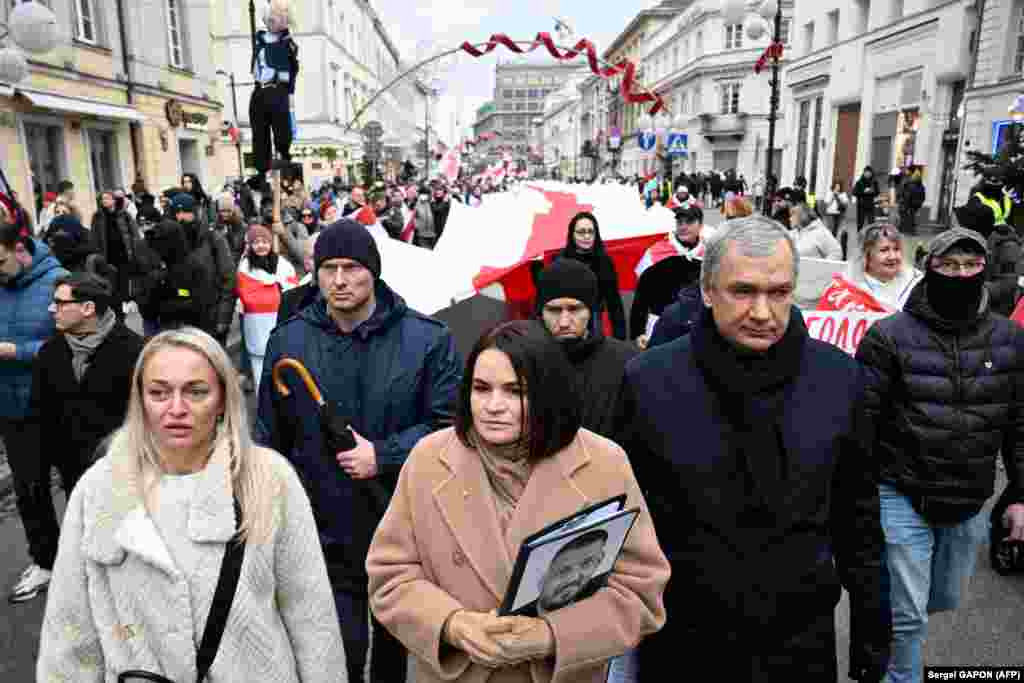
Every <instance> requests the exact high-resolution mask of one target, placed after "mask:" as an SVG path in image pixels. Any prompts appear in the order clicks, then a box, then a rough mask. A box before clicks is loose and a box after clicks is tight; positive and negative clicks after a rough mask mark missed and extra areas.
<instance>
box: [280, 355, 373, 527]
mask: <svg viewBox="0 0 1024 683" xmlns="http://www.w3.org/2000/svg"><path fill="white" fill-rule="evenodd" d="M284 368H291V369H293V370H294V371H295V372H296V373H298V375H299V378H300V379H301V380H302V383H303V384H304V385H305V386H306V391H308V392H309V395H310V396H311V397H312V398H313V400H314V401H316V404H317V406H319V408H318V409H317V415H318V417H319V419H320V436H321V438H322V450H323V453H324V457H326V458H328V459H329V460H330V461H331V462H332V463H335V464H337V460H336V456H337V454H338V453H341V452H344V451H350V450H352V449H353V448H355V447H356V437H355V436H354V435H353V434H352V430H351V429H350V428H349V421H348V420H347V419H345V418H344V417H343V416H342V415H339V414H338V413H337V412H336V411H335V410H334V408H333V407H332V406H331V405H330V404H329V403H327V402H326V401H325V400H324V397H323V395H322V394H321V393H320V387H318V386H317V384H316V381H315V380H314V379H313V376H312V375H311V374H309V370H307V369H306V366H305V365H303V364H302V363H300V362H299V361H297V360H295V359H294V358H282V359H281V360H279V361H277V362H276V363H275V364H274V369H273V371H272V372H271V377H272V379H273V381H274V388H275V389H277V393H279V394H280V395H281V396H284V397H285V398H287V397H288V396H290V395H291V390H290V389H289V388H288V385H287V384H285V383H284V381H283V380H282V379H281V371H282V370H283V369H284ZM353 481H355V482H356V483H358V484H361V485H360V486H357V487H356V488H358V489H359V490H361V491H363V492H364V493H365V494H366V495H367V497H368V498H369V501H370V505H371V509H372V510H373V511H374V512H376V513H377V516H378V517H381V516H383V515H384V511H385V510H387V507H388V502H389V501H390V498H391V496H390V495H389V494H388V492H387V490H386V489H385V488H384V486H383V485H382V484H381V483H380V482H377V481H373V480H372V479H353Z"/></svg>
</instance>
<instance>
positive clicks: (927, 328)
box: [857, 228, 1024, 683]
mask: <svg viewBox="0 0 1024 683" xmlns="http://www.w3.org/2000/svg"><path fill="white" fill-rule="evenodd" d="M987 256H988V246H987V243H986V241H985V238H984V237H982V236H981V235H980V234H978V233H977V232H974V231H973V230H967V229H964V228H954V229H952V230H947V231H946V232H944V233H941V234H939V235H938V236H936V237H935V239H933V240H932V242H931V244H930V245H929V247H928V255H927V258H926V261H925V267H926V270H925V277H924V279H923V280H921V282H919V283H918V284H917V286H915V287H914V289H913V291H911V293H910V297H909V299H908V300H907V303H906V304H905V305H904V307H903V311H902V312H899V313H896V314H895V315H893V316H891V317H889V318H885V319H884V320H880V321H878V322H877V323H875V324H874V325H873V326H872V327H871V328H870V329H869V330H868V332H867V334H866V335H865V336H864V339H863V340H862V341H861V343H860V346H859V347H858V349H857V359H858V360H859V361H860V362H861V364H862V365H863V366H864V368H865V370H866V373H867V376H868V393H867V396H868V402H867V404H866V406H865V409H866V414H867V420H866V427H867V434H868V435H869V438H871V440H872V443H873V452H874V453H875V455H876V459H877V462H878V464H879V467H880V473H881V479H880V481H881V483H880V486H879V490H880V495H881V504H882V526H883V528H884V529H885V538H886V546H887V547H886V559H887V562H888V566H889V573H890V575H891V576H892V614H893V625H894V629H893V630H894V632H893V644H892V654H893V657H892V662H891V663H890V669H889V673H888V675H889V680H891V681H893V682H894V683H902V682H904V681H914V682H916V681H920V680H921V643H922V640H923V638H924V634H925V632H926V630H927V624H928V615H929V614H931V613H933V612H941V611H947V610H953V609H956V607H957V606H958V604H959V602H960V599H961V590H962V587H963V585H964V584H965V583H966V582H967V581H968V579H969V578H970V577H971V574H973V572H974V564H975V560H976V558H977V555H978V549H979V547H980V545H981V543H982V542H983V541H984V540H985V539H986V537H987V533H988V530H987V526H988V524H987V522H988V516H987V514H985V513H984V512H983V511H982V508H983V507H984V505H985V502H986V501H987V500H988V499H989V498H991V497H992V495H993V493H994V490H993V489H994V482H995V478H996V456H997V455H998V454H999V453H1000V451H1001V452H1002V457H1003V461H1004V463H1005V464H1006V475H1007V479H1008V480H1009V486H1008V487H1007V492H1008V495H1009V500H1010V501H1012V504H1010V505H1008V506H1007V508H1006V510H1005V511H1004V512H1003V514H1002V519H1001V520H997V521H999V522H1001V526H1002V527H1004V528H1003V529H1001V530H1000V531H1001V534H1000V535H1001V536H1002V537H1009V538H1011V539H1013V540H1015V541H1024V404H1022V399H1021V387H1022V386H1024V331H1022V330H1021V329H1020V328H1019V327H1018V326H1017V325H1016V324H1015V323H1013V322H1011V321H1009V320H1007V319H1006V318H1003V317H1002V316H1000V315H995V314H993V313H992V312H991V310H990V307H989V294H988V291H987V289H986V287H985V265H986V264H985V261H986V258H987Z"/></svg>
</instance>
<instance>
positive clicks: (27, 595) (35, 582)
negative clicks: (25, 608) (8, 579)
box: [8, 564, 52, 603]
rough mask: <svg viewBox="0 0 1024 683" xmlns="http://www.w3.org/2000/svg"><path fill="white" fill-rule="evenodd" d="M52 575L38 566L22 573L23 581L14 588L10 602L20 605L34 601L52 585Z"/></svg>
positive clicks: (35, 565) (34, 565)
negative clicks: (19, 603) (20, 603)
mask: <svg viewBox="0 0 1024 683" xmlns="http://www.w3.org/2000/svg"><path fill="white" fill-rule="evenodd" d="M51 575H52V572H50V571H49V570H47V569H43V568H42V567H40V566H39V565H37V564H33V565H31V566H29V568H28V569H26V570H25V571H24V572H23V573H22V577H21V580H20V581H19V582H18V583H17V585H15V586H14V589H13V590H12V591H11V595H10V597H9V598H8V601H10V602H12V603H18V602H27V601H29V600H32V599H33V598H35V597H36V596H38V595H39V594H40V593H43V592H45V591H46V588H47V587H48V586H49V585H50V577H51Z"/></svg>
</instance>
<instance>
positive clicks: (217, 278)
mask: <svg viewBox="0 0 1024 683" xmlns="http://www.w3.org/2000/svg"><path fill="white" fill-rule="evenodd" d="M170 210H171V214H172V215H173V216H174V221H175V222H176V223H177V224H178V225H180V226H181V228H182V232H183V233H184V236H185V243H186V247H187V248H188V261H189V262H190V263H191V264H192V265H193V266H194V267H195V268H196V269H197V270H199V271H201V272H202V273H203V274H204V275H205V276H206V278H205V279H206V280H207V281H208V282H210V283H213V284H214V289H213V291H211V292H210V293H209V302H210V303H211V304H212V305H211V306H210V308H208V309H207V310H206V311H204V318H205V322H204V324H203V329H204V330H205V331H207V332H208V333H210V334H211V335H212V336H213V337H214V338H216V339H217V341H219V342H220V343H221V344H225V343H226V342H227V338H228V331H229V330H230V329H231V322H232V320H233V319H234V316H235V302H236V300H237V297H236V296H235V276H236V270H235V268H236V266H235V261H234V259H233V258H232V257H231V249H230V248H229V247H228V243H227V241H226V240H225V239H224V236H223V235H221V234H219V233H216V232H213V231H212V230H210V228H209V226H208V225H206V223H205V222H204V221H202V220H200V219H199V217H198V216H197V215H196V211H197V206H196V202H195V199H194V198H193V197H192V195H190V194H186V193H181V194H177V195H175V196H174V197H173V198H172V199H171V205H170ZM204 295H205V293H204Z"/></svg>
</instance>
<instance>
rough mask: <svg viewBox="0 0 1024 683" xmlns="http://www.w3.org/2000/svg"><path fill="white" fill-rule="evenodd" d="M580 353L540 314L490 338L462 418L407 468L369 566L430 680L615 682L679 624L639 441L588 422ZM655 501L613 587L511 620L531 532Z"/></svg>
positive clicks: (387, 621) (373, 588) (382, 604)
mask: <svg viewBox="0 0 1024 683" xmlns="http://www.w3.org/2000/svg"><path fill="white" fill-rule="evenodd" d="M575 386H576V384H575V382H574V381H573V376H572V370H571V369H570V367H569V366H568V364H567V361H566V358H565V353H564V351H563V350H562V348H561V347H560V346H559V345H558V342H556V341H555V340H554V339H553V338H552V337H551V335H549V334H548V333H547V331H546V330H545V329H544V328H543V327H542V326H541V324H540V323H539V322H537V321H514V322H509V323H504V324H502V325H499V326H498V327H496V328H494V329H493V330H491V331H489V332H487V333H485V334H484V335H483V336H482V337H481V338H480V340H479V341H478V342H477V343H476V346H475V347H474V348H473V350H472V352H471V353H470V356H469V359H468V360H467V362H466V373H465V374H464V375H463V380H462V387H461V390H460V392H459V399H458V405H457V408H456V418H455V426H454V427H451V428H449V429H446V430H442V431H440V432H436V433H434V434H432V435H430V436H427V437H425V438H424V439H423V440H422V441H420V442H419V444H417V446H416V447H415V448H414V449H413V451H412V453H411V454H410V455H409V459H408V460H407V461H406V463H405V465H404V466H403V467H402V472H401V474H400V475H399V480H398V488H397V491H396V492H395V494H394V496H393V497H392V499H391V505H390V506H389V508H388V510H387V512H386V513H385V515H384V518H383V520H382V521H381V523H380V525H379V526H378V527H377V532H376V534H375V535H374V539H373V543H372V545H371V546H370V552H369V554H368V556H367V559H366V568H367V572H368V574H369V577H370V604H371V607H372V609H373V614H374V616H375V617H376V618H377V619H378V620H379V621H380V622H381V623H382V624H383V625H384V626H385V627H386V628H387V629H388V630H389V631H390V632H391V633H393V634H394V635H395V637H397V638H398V639H399V640H400V641H402V643H403V644H404V645H405V646H406V647H407V648H408V649H409V651H410V652H412V653H413V654H414V655H415V656H416V657H417V659H418V660H419V662H418V663H419V666H418V667H417V672H416V673H417V681H419V682H420V683H439V682H440V681H485V680H486V681H488V682H489V683H506V682H507V683H512V682H519V681H527V680H533V681H535V682H536V683H547V682H548V681H551V680H552V678H553V677H554V675H555V673H556V672H566V671H572V674H571V678H572V680H573V681H577V682H579V683H598V682H603V681H604V680H605V678H606V675H607V661H608V660H609V659H611V658H612V657H616V656H618V655H621V654H623V653H624V652H625V651H626V650H627V649H628V648H630V647H633V646H634V645H635V644H636V643H637V642H638V641H639V640H640V639H641V638H643V637H644V636H647V635H649V634H651V633H654V632H655V631H657V630H658V629H660V628H661V626H662V625H663V624H664V621H665V612H664V609H663V607H662V601H663V595H664V590H665V585H666V583H667V582H668V577H669V569H668V562H667V560H666V559H665V556H664V554H663V553H662V552H661V549H660V547H659V546H658V540H657V538H656V537H655V533H654V526H653V524H652V523H651V519H650V516H649V515H648V514H647V505H646V503H645V502H644V499H643V495H642V494H641V492H640V489H639V487H638V485H637V483H636V479H635V478H634V476H633V471H632V468H631V467H630V465H629V460H628V459H627V457H626V454H625V452H624V451H623V450H622V449H621V448H620V447H619V446H617V445H616V444H615V443H614V442H612V441H609V440H608V439H605V438H603V437H600V436H598V435H597V434H594V433H593V432H590V431H588V430H586V429H582V428H580V410H581V408H580V400H579V396H578V395H577V393H576V391H575V389H574V387H575ZM620 494H625V495H626V497H627V500H626V506H627V507H633V506H638V507H639V508H640V510H641V512H640V515H639V517H637V521H636V524H635V525H634V527H633V529H632V532H631V533H630V535H629V536H628V537H627V540H626V544H625V546H624V547H623V550H622V554H621V555H620V556H619V558H618V561H617V562H616V563H615V565H614V566H613V568H612V571H611V573H610V574H609V575H608V580H607V584H606V586H605V587H603V588H600V589H598V590H597V592H596V593H594V594H593V595H592V596H590V597H587V598H585V599H583V600H580V601H578V602H574V603H572V604H570V605H567V606H565V607H562V608H560V609H556V610H553V611H551V612H546V613H545V614H544V615H543V617H540V618H534V617H524V616H516V617H499V616H497V614H496V611H495V610H496V609H497V608H498V607H499V605H500V603H501V601H502V598H503V596H504V593H505V591H506V590H507V588H508V584H509V580H510V578H511V575H512V569H513V562H514V560H515V557H516V554H517V552H518V550H519V545H520V543H521V542H522V541H523V540H524V539H525V538H526V536H528V535H529V534H532V533H534V532H536V531H538V530H540V529H542V528H544V527H546V526H548V525H549V524H551V523H553V522H555V521H558V520H559V519H561V518H563V517H566V516H568V515H570V514H572V513H575V512H578V511H579V510H580V509H581V508H583V507H585V506H586V505H588V504H591V503H594V502H596V501H601V500H605V499H607V498H610V497H612V496H616V495H620Z"/></svg>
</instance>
